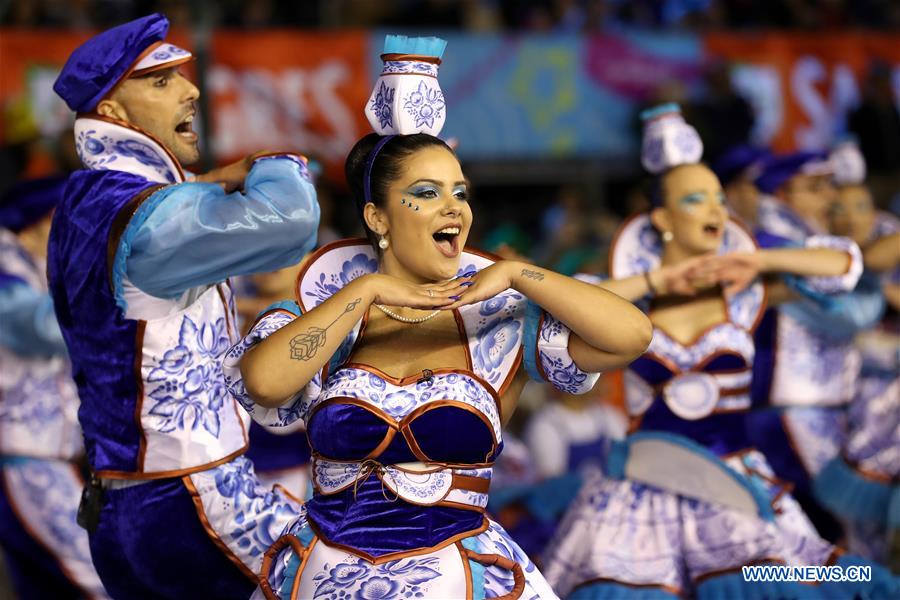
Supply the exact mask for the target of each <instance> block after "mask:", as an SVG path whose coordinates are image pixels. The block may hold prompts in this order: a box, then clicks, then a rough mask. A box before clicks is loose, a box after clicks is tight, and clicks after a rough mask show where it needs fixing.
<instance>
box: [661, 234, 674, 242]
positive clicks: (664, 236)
mask: <svg viewBox="0 0 900 600" xmlns="http://www.w3.org/2000/svg"><path fill="white" fill-rule="evenodd" d="M662 239H663V241H664V242H665V243H667V244H668V243H669V242H671V241H672V240H674V239H675V235H674V234H673V233H672V232H671V231H663V234H662Z"/></svg>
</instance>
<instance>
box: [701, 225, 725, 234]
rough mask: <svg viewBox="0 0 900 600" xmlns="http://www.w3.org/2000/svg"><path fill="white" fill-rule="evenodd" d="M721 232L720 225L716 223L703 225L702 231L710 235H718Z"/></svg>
mask: <svg viewBox="0 0 900 600" xmlns="http://www.w3.org/2000/svg"><path fill="white" fill-rule="evenodd" d="M721 232H722V226H721V225H719V224H718V223H708V224H706V225H704V226H703V233H704V234H705V235H708V236H710V237H718V236H719V234H720V233H721Z"/></svg>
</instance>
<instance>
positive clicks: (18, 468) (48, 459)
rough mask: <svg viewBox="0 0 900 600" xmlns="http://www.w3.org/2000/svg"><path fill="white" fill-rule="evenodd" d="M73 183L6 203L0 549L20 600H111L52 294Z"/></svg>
mask: <svg viewBox="0 0 900 600" xmlns="http://www.w3.org/2000/svg"><path fill="white" fill-rule="evenodd" d="M64 186H65V177H47V178H43V179H38V180H30V181H24V182H21V183H19V184H16V185H14V186H13V187H12V188H11V189H9V190H8V191H7V193H6V194H5V195H4V197H3V198H2V199H0V323H2V324H3V326H2V327H0V370H2V374H3V376H2V377H0V478H2V485H0V545H2V547H3V550H4V551H5V553H6V559H7V564H8V565H9V567H10V571H11V575H12V579H13V583H14V585H15V588H16V592H17V593H18V595H19V596H20V597H21V598H60V599H68V598H73V599H74V598H82V597H87V598H106V597H107V596H106V593H105V592H104V590H103V585H102V584H101V583H100V578H99V577H98V576H97V573H96V571H95V570H94V565H93V563H92V562H91V554H90V548H89V547H88V536H87V532H85V531H84V530H83V529H82V528H80V527H79V526H78V524H77V523H76V518H75V516H76V512H77V510H78V501H79V498H80V497H81V488H82V486H83V485H84V478H83V476H82V472H81V465H80V464H79V461H81V460H83V455H84V446H83V443H82V439H81V429H80V428H79V426H78V391H77V389H76V388H75V383H74V382H73V381H72V373H71V370H70V367H69V359H68V356H67V354H66V346H65V342H64V341H63V337H62V333H61V332H60V329H59V325H58V324H57V322H56V316H55V314H54V311H53V301H52V299H51V298H50V294H49V293H48V292H47V276H46V261H47V239H48V237H49V233H50V218H51V215H52V212H53V209H54V208H55V207H56V205H57V204H58V203H59V202H60V200H61V199H62V196H63V188H64Z"/></svg>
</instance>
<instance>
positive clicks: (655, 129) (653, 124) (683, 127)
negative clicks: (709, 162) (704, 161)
mask: <svg viewBox="0 0 900 600" xmlns="http://www.w3.org/2000/svg"><path fill="white" fill-rule="evenodd" d="M641 121H643V122H644V139H643V143H642V144H641V164H642V165H644V168H645V169H647V171H649V172H650V173H652V174H653V175H659V174H661V173H665V172H666V171H668V170H669V169H671V168H673V167H677V166H679V165H693V164H697V163H699V162H700V158H701V157H702V156H703V142H702V141H701V140H700V136H699V135H698V134H697V130H696V129H694V128H693V127H691V126H690V125H688V124H687V123H686V122H685V120H684V117H682V116H681V108H680V107H679V106H678V105H677V104H675V103H674V102H669V103H667V104H661V105H660V106H656V107H654V108H650V109H647V110H645V111H643V112H642V113H641Z"/></svg>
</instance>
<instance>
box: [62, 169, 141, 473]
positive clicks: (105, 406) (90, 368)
mask: <svg viewBox="0 0 900 600" xmlns="http://www.w3.org/2000/svg"><path fill="white" fill-rule="evenodd" d="M156 185H157V184H155V183H154V182H152V181H150V180H148V179H146V178H144V177H141V176H140V175H134V174H131V173H126V172H122V171H86V170H85V171H76V172H75V173H73V174H72V176H71V177H70V178H69V181H68V183H67V185H66V190H65V197H64V199H63V201H62V203H60V205H59V207H58V208H57V210H56V214H55V215H54V217H53V226H52V229H51V231H50V243H49V248H48V257H47V275H48V278H49V284H50V292H51V294H52V295H53V302H54V304H55V307H56V316H57V319H58V320H59V325H60V327H61V329H62V332H63V337H64V338H65V340H66V345H67V346H68V348H69V356H70V357H71V361H72V374H73V377H74V379H75V383H76V385H77V386H78V393H79V396H80V397H81V408H80V409H79V414H78V417H79V420H80V422H81V427H82V430H83V432H84V437H85V447H86V450H87V457H88V461H89V463H90V465H91V468H92V469H93V470H94V471H107V470H110V471H127V472H131V471H135V470H136V469H137V460H138V451H139V445H140V436H141V432H140V428H139V427H138V424H137V421H136V420H135V416H134V415H135V409H136V407H137V402H138V397H139V395H140V383H141V378H140V373H135V368H136V365H137V366H138V368H139V364H140V360H139V358H140V357H139V355H138V353H137V350H136V348H137V345H138V343H139V340H140V337H141V336H142V334H143V331H142V328H141V327H140V324H139V322H138V321H135V320H131V319H126V318H125V317H124V315H123V314H122V311H121V310H120V309H119V308H118V307H117V306H116V299H115V296H114V295H113V288H112V284H111V281H110V262H111V261H110V258H111V253H110V248H109V246H110V241H109V240H110V234H111V231H112V229H113V224H114V222H115V221H116V220H117V216H119V215H120V214H121V215H122V217H119V218H120V219H122V218H125V217H127V216H130V213H131V212H132V211H133V209H134V208H136V207H137V204H138V202H137V200H140V199H141V198H142V197H144V196H146V195H147V193H148V192H150V191H152V190H153V189H154V188H155V187H156ZM132 201H134V205H133V206H130V205H129V202H132ZM126 222H127V220H126Z"/></svg>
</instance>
